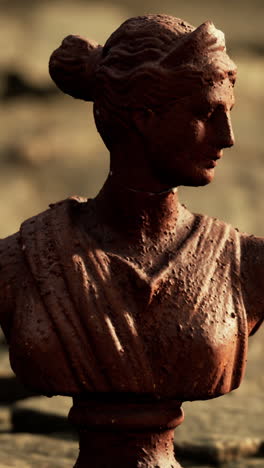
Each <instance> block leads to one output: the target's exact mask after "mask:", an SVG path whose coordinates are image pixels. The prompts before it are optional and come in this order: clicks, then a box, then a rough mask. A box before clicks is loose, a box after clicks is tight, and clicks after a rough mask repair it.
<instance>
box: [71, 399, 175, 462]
mask: <svg viewBox="0 0 264 468" xmlns="http://www.w3.org/2000/svg"><path fill="white" fill-rule="evenodd" d="M69 420H70V422H71V423H72V424H73V425H74V426H75V427H76V428H77V430H78V433H79V442H80V452H79V457H78V459H77V462H76V464H75V466H74V468H88V467H89V468H157V467H159V468H180V466H181V465H180V464H179V463H178V462H177V461H176V460H175V457H174V446H173V438H174V429H175V428H176V427H177V426H178V425H179V424H181V422H182V421H183V412H182V409H181V403H180V402H175V401H170V402H160V401H152V402H140V403H139V402H137V403H135V402H131V401H130V402H129V401H127V402H124V401H122V402H113V401H112V402H109V401H108V402H102V401H100V402H98V401H96V400H86V401H84V400H83V399H82V400H77V399H75V400H74V405H73V407H72V408H71V411H70V414H69Z"/></svg>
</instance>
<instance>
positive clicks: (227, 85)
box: [188, 78, 235, 106]
mask: <svg viewBox="0 0 264 468" xmlns="http://www.w3.org/2000/svg"><path fill="white" fill-rule="evenodd" d="M193 91H194V92H192V93H191V94H190V96H189V99H188V101H189V103H191V104H194V105H195V106H197V105H201V106H203V105H209V106H210V105H211V106H214V105H219V104H223V105H227V106H232V105H233V104H234V101H235V97H234V85H233V83H232V82H231V81H230V80H229V78H225V79H222V80H219V81H215V82H213V83H204V84H203V85H202V86H200V87H199V88H196V89H194V90H193Z"/></svg>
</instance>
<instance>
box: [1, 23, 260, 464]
mask: <svg viewBox="0 0 264 468" xmlns="http://www.w3.org/2000/svg"><path fill="white" fill-rule="evenodd" d="M50 74H51V77H52V78H53V80H54V81H55V83H56V84H57V85H58V87H59V88H60V89H61V90H62V91H64V92H65V93H68V94H70V95H72V96H73V97H75V98H79V99H83V100H85V101H93V102H94V116H95V122H96V126H97V129H98V131H99V133H100V135H101V137H102V138H103V141H104V142H105V144H106V146H107V148H108V149H109V152H110V157H111V163H110V172H109V176H108V178H107V180H106V182H105V184H104V186H103V188H102V190H101V191H100V193H99V194H98V195H97V196H96V197H95V198H94V199H80V198H71V199H68V200H66V201H63V202H60V203H56V204H54V205H52V206H51V208H50V209H48V210H47V211H45V212H44V213H41V214H39V215H37V216H35V217H33V218H31V219H29V220H27V221H25V222H24V223H23V224H22V226H21V229H20V231H19V232H18V233H17V234H14V235H12V236H10V237H8V238H7V239H3V240H1V241H0V295H1V296H0V304H1V309H0V322H1V325H2V327H3V330H4V332H5V334H6V337H7V339H8V342H9V346H10V359H11V364H12V367H13V369H14V371H15V373H16V374H17V375H18V376H19V377H20V378H21V380H22V381H23V382H24V383H26V384H27V385H28V386H30V387H31V388H32V389H34V390H36V391H38V392H40V393H42V394H45V395H48V396H52V395H57V394H59V395H70V396H72V397H73V403H74V405H73V408H72V410H71V412H70V420H71V421H72V422H73V423H74V424H76V425H77V427H78V430H79V432H80V455H79V458H78V461H77V463H76V465H75V466H76V467H81V468H83V467H88V466H91V467H96V468H108V467H115V468H118V467H120V468H121V467H122V468H124V467H126V468H132V467H141V468H147V467H148V468H153V467H161V468H168V467H177V466H180V465H179V464H178V463H177V462H176V461H175V459H174V455H173V445H172V437H173V431H174V428H175V427H176V426H177V425H178V424H180V422H181V421H182V420H183V414H182V411H181V403H182V402H183V401H186V400H199V399H209V398H214V397H217V396H219V395H223V394H225V393H227V392H230V391H231V390H233V389H235V388H237V387H238V386H239V384H240V382H241V378H242V376H243V373H244V369H245V362H246V356H247V342H248V336H249V335H250V334H253V333H254V332H255V331H256V330H257V328H258V327H259V326H260V324H261V322H262V321H263V317H264V301H263V291H264V239H261V238H256V237H253V236H248V235H245V234H241V233H239V232H238V231H237V230H235V229H233V228H232V227H231V226H229V225H228V224H225V223H224V222H222V221H219V220H217V219H214V218H210V217H208V216H203V215H197V214H192V213H190V212H189V211H188V210H187V209H186V208H184V207H183V206H182V205H181V204H180V203H179V201H178V192H177V187H178V186H181V185H188V186H201V185H206V184H208V183H210V182H211V181H212V179H213V177H214V172H215V168H216V165H217V163H218V161H219V160H220V159H221V158H222V155H223V151H222V150H223V148H227V147H230V146H232V145H233V144H234V137H233V132H232V127H231V121H230V111H231V109H232V106H233V104H234V95H233V87H234V83H235V78H236V66H235V65H234V63H233V62H232V61H231V60H230V58H229V57H228V55H227V54H226V49H225V41H224V35H223V33H222V32H220V31H218V30H217V29H215V27H214V25H213V24H212V23H211V22H206V23H204V24H202V25H201V26H199V27H198V28H197V29H195V28H194V27H193V26H191V25H189V24H188V23H186V22H185V21H182V20H180V19H177V18H174V17H171V16H165V15H149V16H144V17H137V18H132V19H129V20H128V21H126V22H125V23H124V24H122V25H121V26H120V28H118V29H117V31H115V32H114V33H113V34H112V35H111V37H110V38H109V39H108V41H107V42H106V44H105V46H104V47H101V46H98V45H97V44H96V43H94V42H91V41H87V40H86V39H83V38H81V37H79V36H68V37H67V38H66V39H65V40H64V41H63V43H62V45H61V46H60V47H59V48H58V49H57V50H56V51H55V52H54V53H53V54H52V56H51V60H50Z"/></svg>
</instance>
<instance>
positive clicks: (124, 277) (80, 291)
mask: <svg viewBox="0 0 264 468" xmlns="http://www.w3.org/2000/svg"><path fill="white" fill-rule="evenodd" d="M85 202H86V200H81V199H77V198H76V199H68V200H65V201H63V202H60V203H57V204H55V205H54V206H53V207H52V208H51V209H49V210H47V211H45V212H43V213H41V214H39V215H37V216H35V217H33V218H31V219H29V220H27V221H25V222H24V223H23V224H22V226H21V229H20V232H19V233H18V234H16V235H15V236H11V237H10V238H8V240H4V241H2V244H0V251H1V248H2V249H3V248H5V247H7V244H8V251H9V262H10V257H11V258H14V256H15V258H16V262H15V267H14V268H11V269H10V271H12V275H11V273H10V278H11V279H10V280H8V281H7V280H6V284H7V283H8V287H9V289H10V287H11V289H12V297H13V305H12V307H13V310H12V319H8V320H6V319H5V318H4V316H3V314H2V319H1V320H2V325H3V328H4V331H5V333H6V335H7V337H8V341H9V345H10V359H11V365H12V367H13V369H14V371H15V373H16V374H17V375H18V376H19V377H20V378H21V380H22V381H24V382H26V383H27V384H28V385H29V386H31V387H32V388H34V389H36V390H38V391H40V392H41V393H43V394H47V395H55V394H65V395H76V394H80V393H87V392H114V393H116V392H125V393H134V394H135V393H136V394H146V395H155V396H157V397H159V398H175V399H178V400H182V401H184V400H197V399H208V398H213V397H216V396H219V395H222V394H225V393H227V392H229V391H231V390H233V389H234V388H236V387H238V386H239V384H240V381H241V378H242V376H243V373H244V368H245V362H246V354H247V336H248V331H247V320H246V314H245V308H244V304H243V299H242V293H241V285H240V280H239V274H240V238H239V233H238V232H237V231H236V230H235V229H233V228H232V227H231V226H229V225H228V224H225V223H223V222H221V221H218V220H216V219H213V218H210V217H207V216H202V215H194V216H195V218H194V222H193V223H192V226H191V229H190V230H189V232H188V235H187V236H186V237H185V239H184V242H183V243H182V244H181V245H175V249H172V250H171V252H170V255H169V257H168V259H167V261H166V262H165V263H164V265H163V266H162V268H161V269H160V270H159V271H158V272H157V273H156V274H155V275H153V276H152V277H151V278H149V277H147V275H145V273H144V272H143V271H142V270H140V269H139V268H137V267H136V266H135V265H134V264H133V263H131V262H130V261H129V260H127V259H125V258H122V257H120V256H118V255H115V254H111V253H107V252H105V251H103V250H102V249H101V248H100V246H99V245H98V244H97V242H96V241H95V239H93V238H92V237H91V236H90V235H89V232H85V230H84V229H82V228H81V227H80V226H79V225H78V224H76V223H75V216H74V212H75V210H76V209H78V206H80V203H85ZM179 215H180V217H182V219H184V217H186V218H188V216H189V212H188V211H187V210H186V209H185V208H184V207H182V206H180V210H179ZM2 258H3V257H2ZM11 264H12V262H11ZM2 267H3V261H2ZM0 268H1V256H0ZM3 282H4V280H3V277H2V284H3ZM0 284H1V269H0ZM10 285H11V286H10ZM0 305H1V301H0ZM0 317H1V314H0Z"/></svg>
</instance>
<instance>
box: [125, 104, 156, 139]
mask: <svg viewBox="0 0 264 468" xmlns="http://www.w3.org/2000/svg"><path fill="white" fill-rule="evenodd" d="M131 118H132V122H133V126H134V128H135V129H136V130H137V132H138V133H139V134H140V135H141V136H146V135H148V134H149V132H150V131H151V129H153V124H154V120H155V118H156V115H155V112H154V111H153V110H152V109H149V108H147V107H143V108H142V109H135V110H133V111H132V117H131Z"/></svg>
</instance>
